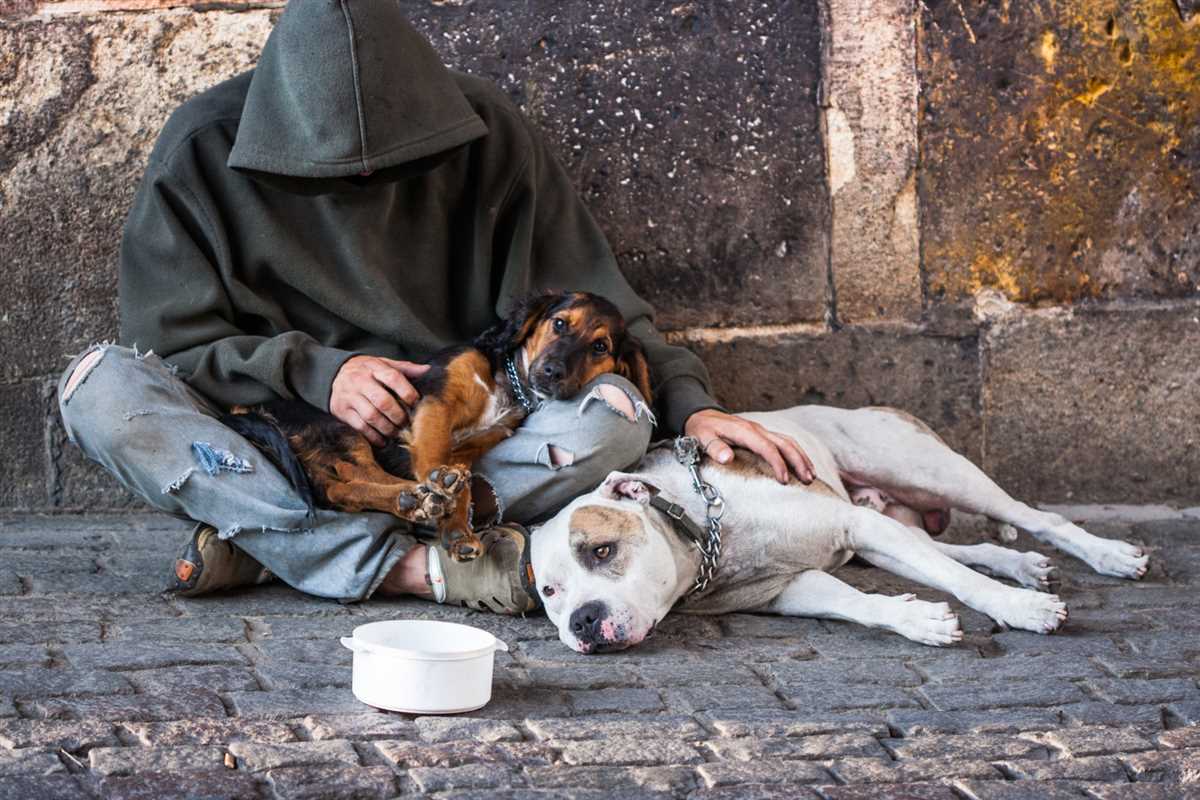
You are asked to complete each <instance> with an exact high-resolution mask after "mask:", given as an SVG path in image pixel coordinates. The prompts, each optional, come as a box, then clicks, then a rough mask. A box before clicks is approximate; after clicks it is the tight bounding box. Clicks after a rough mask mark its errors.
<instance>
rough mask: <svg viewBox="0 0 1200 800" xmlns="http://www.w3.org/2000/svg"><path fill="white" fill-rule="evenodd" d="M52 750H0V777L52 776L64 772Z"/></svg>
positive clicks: (61, 764)
mask: <svg viewBox="0 0 1200 800" xmlns="http://www.w3.org/2000/svg"><path fill="white" fill-rule="evenodd" d="M66 771H67V768H66V767H64V766H63V763H62V761H61V760H60V759H59V757H58V754H57V753H55V752H54V751H53V750H18V751H14V752H10V751H7V750H0V777H5V778H7V777H11V776H14V775H53V774H54V773H56V772H66Z"/></svg>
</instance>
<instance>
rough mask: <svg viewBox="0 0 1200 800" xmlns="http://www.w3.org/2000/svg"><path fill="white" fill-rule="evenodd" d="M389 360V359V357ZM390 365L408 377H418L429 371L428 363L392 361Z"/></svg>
mask: <svg viewBox="0 0 1200 800" xmlns="http://www.w3.org/2000/svg"><path fill="white" fill-rule="evenodd" d="M389 360H390V359H389ZM392 366H394V367H395V368H396V369H398V370H400V371H401V372H403V373H404V375H405V377H408V378H419V377H421V376H422V375H424V374H425V373H426V372H429V366H430V365H429V364H414V363H412V362H411V361H392Z"/></svg>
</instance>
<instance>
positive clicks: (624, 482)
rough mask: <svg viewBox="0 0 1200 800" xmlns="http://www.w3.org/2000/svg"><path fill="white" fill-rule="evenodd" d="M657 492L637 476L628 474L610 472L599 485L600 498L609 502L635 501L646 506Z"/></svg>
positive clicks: (655, 488)
mask: <svg viewBox="0 0 1200 800" xmlns="http://www.w3.org/2000/svg"><path fill="white" fill-rule="evenodd" d="M657 491H658V488H657V487H654V486H650V485H649V484H647V483H644V482H643V481H642V480H641V478H639V477H638V476H637V475H630V474H629V473H628V472H610V473H608V477H607V478H605V479H604V483H602V484H600V496H601V497H607V498H608V499H609V500H636V501H637V502H639V503H641V504H642V505H647V504H649V502H650V498H651V497H652V496H653V495H654V494H655V493H656V492H657Z"/></svg>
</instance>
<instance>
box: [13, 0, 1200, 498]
mask: <svg viewBox="0 0 1200 800" xmlns="http://www.w3.org/2000/svg"><path fill="white" fill-rule="evenodd" d="M400 2H401V4H402V6H403V7H404V8H405V10H406V12H407V13H408V14H409V15H410V17H411V18H412V19H413V20H414V22H415V23H416V24H417V25H418V27H419V28H421V29H422V30H423V31H425V32H426V33H427V34H428V35H429V36H430V38H431V40H432V41H433V43H434V45H435V46H436V47H437V48H438V49H439V51H440V52H441V53H442V55H443V57H444V58H445V60H446V61H447V63H449V64H450V65H452V66H454V67H457V68H461V69H465V70H467V71H470V72H474V73H477V74H480V75H484V76H486V77H489V78H491V79H493V80H495V81H497V82H498V83H500V84H501V85H503V86H504V87H505V89H507V90H508V91H509V92H510V94H511V95H512V96H513V98H514V99H515V100H516V101H517V102H518V103H520V104H521V106H522V107H523V108H524V109H525V111H526V112H527V113H528V114H529V115H530V116H531V117H532V118H533V119H534V120H536V121H537V123H538V124H539V125H540V126H541V127H542V128H543V130H544V131H545V132H546V135H547V137H548V138H549V140H550V141H551V142H552V143H553V144H554V146H555V148H556V150H557V152H558V153H559V155H560V157H561V158H562V159H563V160H564V162H566V164H567V166H568V168H569V170H570V171H571V173H572V175H573V176H574V178H575V180H576V182H577V185H578V187H579V190H580V192H581V194H582V195H583V197H584V198H585V199H586V201H587V203H588V204H589V206H590V207H591V208H592V210H593V211H594V213H595V214H596V216H597V218H598V219H599V221H600V223H601V225H602V226H603V227H604V229H605V230H606V232H607V233H608V235H609V237H610V240H611V242H612V244H613V247H614V250H615V251H616V253H617V255H618V257H619V259H620V262H621V264H622V267H623V268H624V270H625V271H626V274H627V275H628V276H629V278H630V279H631V281H632V282H633V283H634V285H635V286H636V287H637V288H638V290H639V291H641V292H642V293H643V294H644V296H646V297H647V299H649V300H651V301H652V302H653V303H654V304H655V305H656V307H657V308H658V309H659V322H660V325H661V327H663V328H664V329H667V330H668V331H670V335H671V336H672V337H674V338H675V339H677V340H678V341H681V342H684V343H687V344H689V345H690V346H692V347H694V348H695V349H696V350H697V352H699V353H700V354H701V355H702V356H703V357H704V358H705V359H706V361H707V362H708V363H709V365H710V367H711V368H712V370H713V373H714V378H715V381H716V388H717V392H718V394H719V396H720V397H721V399H722V400H723V401H724V402H726V403H727V404H728V405H730V406H731V407H735V408H746V409H750V408H753V409H761V408H775V407H782V406H786V405H790V404H795V403H811V402H823V403H829V404H834V405H864V404H889V405H895V406H899V407H901V408H904V409H906V410H908V411H911V412H913V413H915V414H917V415H919V416H921V417H922V418H924V419H926V420H927V421H928V422H930V423H931V424H932V425H933V426H934V427H936V428H937V429H938V430H939V431H940V432H942V433H943V435H944V436H945V437H946V438H947V440H948V441H949V442H950V443H951V444H952V445H954V446H956V447H958V448H959V449H961V450H962V451H964V452H965V453H966V454H967V455H968V456H969V457H970V458H972V459H973V460H974V461H976V463H979V464H980V465H981V466H983V467H984V468H985V469H986V470H988V471H989V472H990V473H991V474H993V475H994V476H996V477H997V478H998V479H1000V480H1001V481H1002V482H1003V483H1004V485H1005V486H1006V487H1008V488H1010V489H1011V490H1012V491H1013V492H1014V493H1016V494H1019V495H1021V496H1023V497H1026V498H1029V499H1033V500H1041V501H1067V500H1073V501H1084V500H1103V501H1126V502H1137V501H1147V500H1155V501H1169V502H1180V503H1185V502H1186V503H1194V502H1195V501H1196V500H1197V499H1200V450H1198V442H1197V436H1198V434H1197V428H1198V425H1200V295H1198V282H1200V204H1198V202H1197V200H1198V196H1200V78H1198V76H1200V22H1198V21H1197V20H1198V19H1200V14H1196V15H1194V16H1193V14H1192V4H1190V3H1188V2H1178V3H1177V1H1176V0H1029V1H1028V2H1023V3H1015V2H1009V0H998V1H995V2H993V1H992V0H924V1H923V2H916V0H876V2H866V0H798V1H797V2H777V1H775V0H770V1H768V0H755V1H753V2H752V1H750V0H746V1H745V2H715V1H713V0H707V1H705V0H693V1H691V2H688V1H687V0H679V1H678V2H673V3H658V2H650V1H649V0H587V1H586V2H584V1H583V0H531V1H530V2H526V3H507V2H503V1H502V0H474V2H469V1H465V0H400ZM281 5H282V3H280V2H245V1H244V0H224V1H223V2H220V3H208V2H192V1H189V0H0V257H2V259H3V274H4V275H5V276H6V277H7V282H6V286H5V287H4V293H3V297H2V299H0V452H3V453H4V458H3V459H0V508H23V509H38V510H76V509H105V508H122V507H127V506H129V505H131V504H132V503H133V500H132V498H130V497H129V496H128V495H126V494H124V493H123V492H122V491H121V490H120V489H119V487H117V486H116V485H115V484H114V482H113V481H112V480H110V479H109V478H108V477H107V476H105V475H103V474H101V473H100V472H98V470H97V469H96V468H95V467H94V466H92V465H90V464H88V463H87V462H86V461H85V460H84V459H82V458H81V456H80V455H79V453H78V452H77V451H76V450H75V449H74V448H73V447H72V446H71V445H69V443H67V442H65V437H64V435H63V433H62V431H61V427H60V426H59V425H58V423H57V414H56V411H55V406H54V402H53V388H54V382H55V380H56V378H57V375H58V373H59V371H60V370H61V369H62V367H63V366H65V364H66V361H65V357H64V356H65V355H66V354H69V353H73V352H77V351H78V350H80V349H81V348H83V347H84V346H86V344H87V343H89V342H91V341H94V340H99V339H105V338H110V337H112V336H113V335H114V334H115V331H116V286H115V276H116V269H115V264H116V257H117V248H118V244H119V235H120V229H121V224H122V221H123V218H124V215H125V213H126V210H127V208H128V206H129V203H130V201H131V198H132V195H133V192H134V190H135V188H136V185H137V181H138V178H139V175H140V172H141V170H142V168H143V167H144V163H145V159H146V156H147V154H148V152H149V149H150V147H151V145H152V143H153V140H154V137H155V135H156V134H157V132H158V130H159V128H160V127H161V125H162V123H163V121H164V120H165V119H166V116H167V114H168V113H169V112H170V110H171V109H172V108H173V107H174V106H175V105H177V104H178V103H180V102H181V101H182V100H184V99H185V98H186V97H188V96H190V95H192V94H194V93H196V92H198V91H201V90H202V89H204V88H206V87H208V86H210V85H212V84H214V83H216V82H218V81H220V80H222V79H224V78H226V77H229V76H231V75H234V74H236V73H238V72H241V71H243V70H245V69H248V68H250V67H252V66H253V64H254V60H255V57H256V55H257V53H258V50H259V48H260V47H261V45H262V43H263V41H264V40H265V39H266V36H267V35H268V33H269V32H270V29H271V25H272V23H273V20H274V19H275V17H276V15H277V14H278V9H279V7H280V6H281Z"/></svg>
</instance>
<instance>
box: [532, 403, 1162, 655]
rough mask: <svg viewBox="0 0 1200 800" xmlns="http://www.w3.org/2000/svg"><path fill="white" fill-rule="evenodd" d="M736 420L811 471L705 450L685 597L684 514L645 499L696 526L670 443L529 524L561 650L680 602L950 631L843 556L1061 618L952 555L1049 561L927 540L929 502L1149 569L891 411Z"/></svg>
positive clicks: (1105, 567)
mask: <svg viewBox="0 0 1200 800" xmlns="http://www.w3.org/2000/svg"><path fill="white" fill-rule="evenodd" d="M741 416H743V417H746V418H747V419H752V420H755V421H757V422H759V423H761V424H762V425H764V426H766V427H767V428H770V429H772V430H776V431H779V432H781V433H786V434H789V435H791V436H792V437H793V438H795V439H796V440H797V441H798V442H799V443H800V445H801V446H802V447H803V448H804V449H805V451H806V452H807V453H808V455H809V457H810V458H811V459H812V462H813V465H814V467H815V468H816V475H817V479H816V480H815V481H813V483H812V484H811V485H810V486H804V485H802V484H800V483H799V482H796V481H793V482H792V483H791V484H789V485H782V484H780V483H777V482H776V481H775V480H774V479H773V478H772V477H770V471H769V469H767V468H766V467H765V465H764V464H763V463H762V462H761V461H760V460H758V458H757V457H756V456H753V455H751V454H749V453H747V452H745V451H738V458H737V459H735V460H734V462H733V463H731V464H729V465H720V464H718V463H716V462H714V461H711V460H707V459H705V460H704V461H703V463H702V464H701V465H700V474H701V477H702V478H703V479H704V480H705V481H706V482H708V483H710V484H712V485H713V486H714V487H716V489H717V490H719V491H720V493H721V494H722V495H723V497H724V501H725V514H724V517H723V519H722V538H723V550H722V553H721V556H720V560H719V563H718V566H717V568H716V571H715V574H714V576H713V578H712V581H711V583H709V584H708V585H707V586H706V587H705V588H703V589H701V590H699V591H696V592H694V593H690V590H691V589H692V588H693V586H694V585H695V584H696V581H697V575H698V572H699V570H700V566H701V560H702V559H701V555H700V552H699V550H698V549H697V547H696V546H694V544H693V542H692V540H691V539H688V538H686V535H685V534H686V532H687V528H686V526H684V525H683V524H682V523H677V522H676V521H675V520H674V519H672V518H671V517H670V516H668V514H667V513H665V512H664V511H662V510H660V509H659V507H657V506H659V505H663V503H661V502H660V501H656V503H655V504H654V505H651V498H652V497H653V496H654V495H659V496H660V497H661V498H662V499H663V500H665V501H668V502H669V503H674V504H678V505H679V506H682V507H683V509H685V510H686V512H687V516H688V517H689V518H690V519H691V520H693V521H694V522H695V523H696V526H694V527H693V528H692V529H691V530H692V531H693V532H694V533H695V534H696V535H697V536H700V535H704V536H706V535H707V533H706V530H701V529H705V528H706V526H705V520H706V516H705V511H706V504H705V501H704V500H703V499H702V498H701V497H700V495H699V494H697V491H696V489H695V488H694V487H693V484H692V478H691V475H690V472H689V470H688V469H687V468H686V467H684V466H683V465H682V464H681V463H680V462H679V461H677V460H676V457H675V455H674V454H673V452H672V450H671V448H661V449H656V450H652V451H651V452H650V453H648V454H647V455H646V457H645V458H643V459H642V461H641V462H640V463H639V464H638V465H637V466H636V468H635V469H634V471H633V472H628V473H626V472H614V473H612V474H610V475H609V476H608V478H607V479H606V480H605V481H604V483H603V484H602V485H601V486H600V487H599V488H597V489H596V490H595V491H593V492H591V493H590V494H587V495H584V496H582V497H580V498H578V499H576V500H575V501H574V502H572V503H571V504H570V505H569V506H567V507H566V508H565V509H563V510H562V511H561V512H559V513H558V514H557V515H555V516H554V517H553V518H552V519H551V520H549V521H548V522H546V523H545V524H544V525H542V526H541V527H540V528H538V529H537V531H536V533H535V535H534V536H533V551H532V559H533V571H534V575H535V577H536V580H537V586H538V591H539V592H541V595H542V599H543V601H544V602H545V606H546V613H547V614H548V615H549V616H550V619H551V621H552V622H554V624H555V625H556V626H557V627H558V632H559V638H561V639H562V641H563V642H564V643H565V644H567V646H569V647H571V648H573V649H575V650H578V651H579V652H581V653H592V652H598V651H604V650H618V649H622V648H625V647H629V646H631V645H635V644H637V643H639V642H641V641H642V640H643V639H645V638H646V636H647V635H648V634H649V633H650V631H651V630H653V628H654V626H655V625H656V624H657V623H658V621H659V620H660V619H662V618H663V616H665V615H666V614H667V612H669V611H670V610H671V609H673V608H675V606H676V604H677V603H679V608H680V610H682V611H686V612H691V613H699V614H718V613H725V612H731V611H750V610H757V611H767V612H772V613H776V614H789V615H794V616H802V617H827V618H831V619H843V620H851V621H853V622H858V623H861V624H863V625H869V626H874V627H882V628H887V629H889V630H892V631H895V632H896V633H899V634H900V635H902V636H906V637H908V638H909V639H912V640H914V641H917V642H922V643H924V644H930V645H945V644H950V643H951V642H955V641H957V640H959V639H961V638H962V632H961V630H960V629H959V624H958V618H957V616H955V614H954V613H953V612H951V610H950V607H949V606H948V605H947V604H945V603H929V602H924V601H921V600H917V599H915V598H914V597H913V595H907V594H906V595H901V596H899V597H888V596H884V595H877V594H864V593H862V592H860V591H858V590H857V589H854V588H853V587H851V586H849V585H847V584H845V583H843V582H842V581H840V580H838V579H837V578H835V577H833V576H832V575H830V574H829V573H830V571H831V570H833V569H835V568H836V567H839V566H841V565H842V564H844V563H845V562H846V561H847V560H849V558H850V557H851V556H852V555H853V554H855V553H857V554H858V555H860V556H862V557H863V558H865V559H866V560H867V561H869V562H870V563H872V564H874V565H876V566H878V567H882V568H884V569H886V570H888V571H889V572H894V573H896V574H897V575H901V576H903V577H905V578H909V579H911V580H914V581H917V582H919V583H923V584H925V585H927V586H932V587H934V588H936V589H940V590H942V591H945V592H948V593H950V594H952V595H954V596H955V597H957V598H958V599H959V600H960V601H962V602H963V603H964V604H965V605H968V606H970V607H971V608H974V609H977V610H979V611H981V612H983V613H984V614H987V615H988V616H990V617H992V618H993V619H995V620H996V621H998V622H1001V623H1003V624H1005V625H1008V626H1010V627H1013V628H1020V629H1022V630H1027V631H1034V632H1037V633H1049V632H1051V631H1053V630H1055V629H1056V628H1058V626H1059V625H1061V624H1062V623H1063V621H1064V620H1065V619H1066V618H1067V607H1066V606H1065V605H1064V604H1063V603H1062V601H1061V600H1059V599H1058V597H1056V596H1054V595H1051V594H1044V593H1042V592H1038V591H1033V590H1031V589H1019V588H1015V587H1013V586H1008V585H1006V584H1003V583H1000V582H999V581H996V580H993V579H992V578H989V577H986V576H985V575H983V574H981V573H978V572H975V571H974V570H972V569H969V568H968V566H964V565H970V566H977V567H984V568H986V569H987V570H988V571H989V572H991V573H993V574H995V575H999V576H1002V577H1005V578H1010V579H1012V580H1014V581H1016V582H1018V583H1020V584H1022V585H1024V586H1027V587H1032V589H1038V588H1043V587H1044V586H1045V585H1046V581H1047V576H1048V574H1049V572H1050V571H1051V569H1052V568H1051V566H1050V563H1049V561H1048V560H1047V559H1046V558H1045V557H1044V556H1042V555H1040V554H1038V553H1019V552H1017V551H1015V550H1010V549H1007V548H1003V547H998V546H996V545H993V544H976V545H970V546H962V545H951V544H942V543H940V542H937V541H935V540H934V539H932V538H931V537H930V536H929V534H927V533H926V532H925V530H924V529H923V528H922V525H921V521H922V515H925V514H932V517H929V516H927V517H926V519H927V520H928V519H933V520H934V523H933V524H931V525H930V527H931V529H934V530H938V529H939V528H940V527H944V525H940V524H938V522H937V518H938V517H939V516H940V514H939V513H938V512H940V511H943V510H948V509H951V508H954V509H961V510H963V511H968V512H971V513H976V514H985V515H987V516H988V517H990V518H992V519H993V520H996V521H998V522H1001V523H1007V524H1010V525H1013V526H1016V527H1017V528H1020V529H1022V530H1026V531H1028V532H1029V533H1031V534H1032V535H1033V536H1035V537H1036V538H1037V539H1038V540H1040V541H1042V542H1046V543H1047V544H1050V545H1053V546H1054V547H1057V548H1058V549H1060V550H1062V551H1064V552H1067V553H1069V554H1071V555H1073V556H1075V557H1076V558H1080V559H1082V560H1083V561H1085V562H1087V564H1088V565H1089V566H1091V567H1092V569H1094V570H1096V571H1097V572H1100V573H1103V574H1105V575H1116V576H1120V577H1125V578H1134V579H1136V578H1140V577H1141V576H1142V575H1144V574H1145V572H1146V560H1147V559H1146V556H1145V555H1144V554H1143V553H1142V552H1141V550H1140V549H1139V548H1137V547H1135V546H1134V545H1131V544H1128V543H1126V542H1118V541H1113V540H1110V539H1101V538H1098V537H1096V536H1093V535H1092V534H1090V533H1088V532H1087V531H1085V530H1083V529H1082V528H1079V527H1078V526H1076V525H1074V524H1072V523H1071V522H1069V521H1067V520H1066V519H1064V518H1063V517H1061V516H1059V515H1057V514H1051V513H1047V512H1044V511H1039V510H1037V509H1034V508H1030V507H1029V506H1027V505H1025V504H1024V503H1021V502H1019V501H1017V500H1014V499H1012V498H1011V497H1009V496H1008V495H1007V494H1006V493H1005V492H1004V490H1002V489H1001V488H1000V487H999V486H997V485H996V484H995V483H993V482H992V481H991V480H990V479H989V478H988V477H987V476H986V475H984V474H983V472H981V471H980V470H979V469H978V468H977V467H975V465H974V464H972V463H971V462H970V461H968V460H967V459H965V458H963V457H962V456H960V455H958V454H957V453H955V452H954V451H952V450H951V449H950V448H948V447H947V446H946V445H945V444H944V443H943V442H942V440H941V439H939V438H938V437H937V435H936V434H935V433H933V431H931V430H930V429H929V428H928V427H927V426H925V425H924V424H923V423H921V422H920V421H919V420H916V419H914V418H912V417H910V416H908V415H906V414H904V413H902V412H898V411H894V410H891V409H886V408H863V409H858V410H854V411H849V410H843V409H837V408H828V407H825V406H801V407H797V408H792V409H786V410H783V411H773V412H766V413H752V414H742V415H741ZM676 513H677V512H676ZM946 518H947V519H948V514H946ZM681 601H682V602H681Z"/></svg>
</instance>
